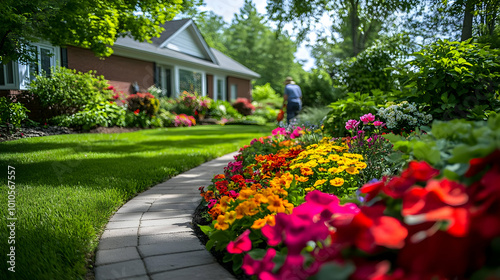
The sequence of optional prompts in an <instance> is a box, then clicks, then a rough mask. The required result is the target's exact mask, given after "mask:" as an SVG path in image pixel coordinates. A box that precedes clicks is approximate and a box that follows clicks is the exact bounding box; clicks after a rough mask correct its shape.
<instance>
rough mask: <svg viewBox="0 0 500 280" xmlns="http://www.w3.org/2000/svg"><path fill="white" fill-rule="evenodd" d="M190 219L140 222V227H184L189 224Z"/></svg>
mask: <svg viewBox="0 0 500 280" xmlns="http://www.w3.org/2000/svg"><path fill="white" fill-rule="evenodd" d="M192 220H193V219H192V218H191V217H180V218H171V219H157V220H144V221H141V228H142V227H153V226H164V225H184V224H191V222H192Z"/></svg>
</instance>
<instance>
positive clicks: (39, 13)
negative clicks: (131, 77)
mask: <svg viewBox="0 0 500 280" xmlns="http://www.w3.org/2000/svg"><path fill="white" fill-rule="evenodd" d="M191 2H192V1H188V3H191ZM182 7H183V6H182V0H161V1H159V0H140V1H139V0H130V1H122V0H107V1H104V0H64V1H60V0H3V1H2V8H1V9H0V61H1V62H6V61H10V60H18V59H19V60H21V61H29V60H30V59H31V56H32V54H31V53H30V48H29V43H30V42H37V41H39V40H41V39H44V40H47V41H49V42H50V43H52V44H54V45H60V46H64V45H75V46H81V47H86V48H89V49H91V50H92V51H94V53H96V54H97V55H100V56H108V55H110V54H111V53H112V49H111V46H113V44H114V42H115V41H116V39H117V38H118V37H120V36H126V35H130V36H132V37H133V38H134V39H136V40H138V41H144V40H150V39H151V37H153V36H157V35H159V34H160V33H161V31H162V28H161V27H160V24H163V23H164V22H165V21H167V20H170V19H172V18H173V16H174V15H175V14H176V13H178V12H179V11H180V10H181V8H182Z"/></svg>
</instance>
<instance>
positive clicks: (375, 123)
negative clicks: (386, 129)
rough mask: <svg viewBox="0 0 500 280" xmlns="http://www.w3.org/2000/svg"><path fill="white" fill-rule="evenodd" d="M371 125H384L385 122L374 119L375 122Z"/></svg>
mask: <svg viewBox="0 0 500 280" xmlns="http://www.w3.org/2000/svg"><path fill="white" fill-rule="evenodd" d="M373 125H374V126H384V125H385V123H383V122H381V121H375V122H373Z"/></svg>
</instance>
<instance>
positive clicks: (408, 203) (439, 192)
mask: <svg viewBox="0 0 500 280" xmlns="http://www.w3.org/2000/svg"><path fill="white" fill-rule="evenodd" d="M468 200H469V196H468V195H467V194H466V191H465V187H464V186H463V185H461V184H459V183H457V182H453V181H449V180H447V179H443V180H441V181H437V180H431V181H429V182H428V184H427V186H426V187H425V188H421V187H415V188H413V189H411V190H410V191H408V192H407V193H406V194H405V196H404V198H403V210H402V214H403V216H405V221H406V222H407V223H408V224H419V223H423V222H437V221H446V222H447V223H448V229H447V231H448V232H449V233H450V234H452V235H455V236H464V235H466V234H467V233H468V230H469V224H470V217H469V211H468V208H469V207H468V206H466V205H465V204H466V203H467V202H468ZM458 206H460V207H458Z"/></svg>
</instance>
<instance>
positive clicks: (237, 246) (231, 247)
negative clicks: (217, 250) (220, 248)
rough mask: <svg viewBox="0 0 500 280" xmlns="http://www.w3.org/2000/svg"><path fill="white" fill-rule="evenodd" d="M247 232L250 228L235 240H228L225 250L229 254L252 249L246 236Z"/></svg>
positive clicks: (248, 232)
mask: <svg viewBox="0 0 500 280" xmlns="http://www.w3.org/2000/svg"><path fill="white" fill-rule="evenodd" d="M249 234H250V230H249V229H247V230H245V232H243V233H242V234H241V235H240V236H238V238H236V240H235V241H231V242H229V244H227V247H226V249H227V251H228V252H229V253H230V254H241V253H243V252H247V251H250V250H251V249H252V241H250V238H249V237H248V235H249Z"/></svg>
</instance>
